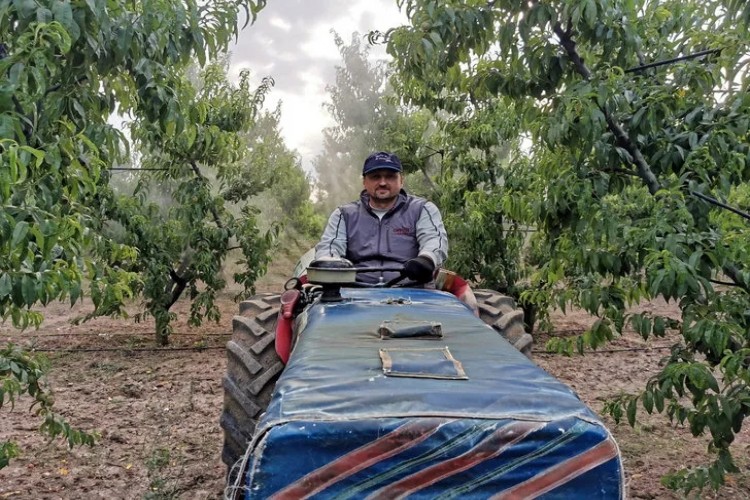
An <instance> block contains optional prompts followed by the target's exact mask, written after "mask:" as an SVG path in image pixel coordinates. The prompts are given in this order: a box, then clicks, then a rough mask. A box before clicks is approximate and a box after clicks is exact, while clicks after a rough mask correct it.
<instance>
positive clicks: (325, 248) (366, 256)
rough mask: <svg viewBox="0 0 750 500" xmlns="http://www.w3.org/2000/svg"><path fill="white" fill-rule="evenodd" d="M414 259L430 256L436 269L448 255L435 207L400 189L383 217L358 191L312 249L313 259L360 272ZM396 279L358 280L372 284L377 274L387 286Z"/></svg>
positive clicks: (388, 276)
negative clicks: (333, 260)
mask: <svg viewBox="0 0 750 500" xmlns="http://www.w3.org/2000/svg"><path fill="white" fill-rule="evenodd" d="M417 255H425V256H427V257H429V258H430V259H432V261H433V262H434V263H435V267H440V265H442V263H443V262H444V261H445V259H446V258H447V256H448V237H447V235H446V232H445V227H444V226H443V220H442V217H441V216H440V212H439V210H438V208H437V207H436V206H435V204H434V203H432V202H429V201H427V200H425V199H424V198H420V197H417V196H412V195H409V194H407V193H406V191H404V190H401V192H400V193H399V196H398V199H397V200H396V203H395V204H394V206H393V207H391V209H390V210H388V212H386V213H385V214H384V215H383V217H382V218H379V217H378V215H377V214H376V213H375V211H373V210H372V208H371V207H370V203H369V196H368V194H367V192H365V191H362V194H361V195H360V199H359V200H358V201H355V202H352V203H348V204H346V205H342V206H340V207H339V208H337V209H336V210H334V211H333V213H332V214H331V216H330V218H329V219H328V224H327V225H326V228H325V230H324V232H323V236H322V237H321V240H320V242H319V243H318V245H317V246H316V247H315V258H320V257H324V256H331V257H346V258H347V259H349V260H351V261H352V262H354V264H356V265H357V266H358V267H370V266H388V267H400V266H401V265H402V264H403V263H404V262H406V261H407V260H409V259H412V258H414V257H416V256H417ZM397 274H398V273H397V272H386V273H368V274H362V273H360V274H359V275H358V279H359V280H360V281H365V282H370V283H374V282H377V281H379V279H380V278H381V275H382V279H383V281H388V280H390V279H392V278H394V277H395V276H397Z"/></svg>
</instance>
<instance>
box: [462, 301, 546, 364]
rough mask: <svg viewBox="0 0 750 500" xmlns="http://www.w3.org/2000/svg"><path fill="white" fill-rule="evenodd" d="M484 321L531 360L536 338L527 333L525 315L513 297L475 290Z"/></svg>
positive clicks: (480, 315) (480, 313) (480, 314)
mask: <svg viewBox="0 0 750 500" xmlns="http://www.w3.org/2000/svg"><path fill="white" fill-rule="evenodd" d="M474 295H475V296H476V298H477V306H479V317H480V318H482V321H484V322H485V323H487V324H488V325H490V326H491V327H492V328H494V329H495V330H497V331H498V333H500V335H502V336H503V338H504V339H505V340H507V341H508V342H510V344H511V345H512V346H513V347H515V348H516V349H518V350H519V351H521V353H522V354H524V355H525V356H526V357H527V358H529V359H531V346H532V344H533V343H534V338H533V337H532V336H531V334H529V333H528V332H527V331H526V326H525V324H524V313H523V310H522V309H521V308H519V307H516V301H515V300H513V298H512V297H508V296H507V295H503V294H501V293H500V292H496V291H495V290H474Z"/></svg>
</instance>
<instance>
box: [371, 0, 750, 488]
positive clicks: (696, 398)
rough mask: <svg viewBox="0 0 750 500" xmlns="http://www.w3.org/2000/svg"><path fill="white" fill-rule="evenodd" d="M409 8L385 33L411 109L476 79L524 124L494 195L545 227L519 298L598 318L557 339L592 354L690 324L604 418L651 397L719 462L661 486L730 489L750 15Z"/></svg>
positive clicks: (747, 321) (745, 259)
mask: <svg viewBox="0 0 750 500" xmlns="http://www.w3.org/2000/svg"><path fill="white" fill-rule="evenodd" d="M397 3H398V4H399V6H401V7H402V8H404V9H405V10H406V13H407V15H408V17H409V19H410V25H408V26H404V27H401V28H398V29H395V30H392V31H390V32H388V33H387V34H386V36H387V39H388V50H389V52H390V53H391V54H392V55H393V56H394V58H395V60H396V65H397V71H398V74H399V76H398V77H399V79H400V80H401V82H402V85H401V86H402V89H403V92H402V95H404V97H405V98H406V99H408V100H409V102H411V103H412V104H414V105H425V106H434V104H435V102H438V103H439V99H440V98H441V96H444V95H449V94H450V93H452V92H467V91H468V89H471V90H472V92H473V93H475V94H476V95H481V96H483V97H484V98H487V97H494V98H495V99H497V105H499V106H502V105H504V103H512V104H513V106H514V108H515V110H517V112H518V113H519V114H520V117H521V118H522V121H521V124H520V131H521V133H522V134H524V135H523V137H527V138H528V140H529V141H528V142H529V146H528V148H527V149H528V155H527V156H528V158H526V159H523V160H520V159H519V160H517V161H515V162H514V163H515V164H511V165H510V167H509V170H510V171H509V174H510V175H511V176H514V180H513V182H510V183H507V182H506V187H507V189H505V190H503V192H502V194H501V198H500V199H498V200H497V201H496V202H495V206H498V207H500V206H502V207H503V209H504V210H505V212H506V213H508V214H509V215H510V216H511V217H512V218H513V219H514V220H516V221H519V222H525V223H526V224H529V225H531V226H533V227H536V228H538V229H539V231H540V232H539V233H537V234H536V235H535V237H534V238H533V240H534V241H533V243H532V248H533V252H534V255H535V257H536V262H537V263H538V266H537V267H536V268H535V269H534V272H533V274H532V276H531V280H532V281H531V287H532V288H531V289H530V290H528V291H527V292H525V293H524V294H523V297H522V298H523V299H525V300H527V301H530V302H531V303H534V304H536V305H538V306H541V307H551V306H558V307H561V308H563V310H564V309H565V308H566V307H570V306H577V307H582V308H584V309H585V310H586V311H588V312H590V313H592V314H594V315H595V316H596V317H597V321H596V322H595V323H594V324H593V325H592V327H591V328H590V329H589V330H588V331H586V332H585V333H584V334H583V335H581V336H579V337H577V338H566V339H558V340H557V341H555V342H553V343H552V346H551V347H555V348H557V349H559V350H561V351H563V352H567V353H570V352H571V351H573V350H574V349H577V350H579V351H581V352H582V351H583V349H584V348H587V347H591V348H596V347H599V346H601V345H602V344H603V343H604V342H607V341H608V340H610V339H612V338H614V337H615V336H616V335H619V334H621V333H622V332H623V329H624V328H626V327H632V328H633V329H635V331H637V332H638V333H639V334H641V335H642V336H643V337H644V338H646V339H648V338H651V337H652V336H663V335H664V334H665V332H666V331H667V330H668V329H676V330H678V331H679V333H680V334H681V341H680V342H679V343H678V344H677V345H675V346H674V347H673V349H672V352H671V354H670V356H669V357H668V358H667V360H666V363H665V364H664V365H663V366H662V367H661V370H660V372H659V373H658V374H657V375H656V376H655V377H653V378H652V379H651V380H650V381H649V382H648V384H647V386H646V388H645V389H644V390H643V391H641V392H640V393H639V394H634V395H630V396H625V397H622V398H620V399H619V400H617V401H613V402H611V403H610V404H608V405H607V406H606V407H605V411H608V412H609V413H611V414H612V415H613V416H614V417H615V418H616V419H619V418H621V417H622V416H626V417H627V419H628V421H629V422H630V423H631V424H633V423H634V422H635V419H636V413H637V409H638V407H639V403H640V406H641V407H642V408H643V409H645V410H646V411H647V412H649V413H650V412H654V411H656V412H660V413H662V412H663V413H666V414H667V415H668V416H669V418H670V419H671V420H673V421H676V422H678V423H681V424H687V425H688V426H689V428H690V430H691V431H692V432H693V434H695V435H696V436H697V435H703V434H705V433H709V434H710V438H711V440H710V445H709V449H710V451H711V452H713V453H715V456H716V458H715V460H714V461H713V462H712V463H711V464H710V465H708V466H707V467H704V468H696V469H692V470H687V469H685V470H679V471H676V472H675V473H673V474H671V475H670V476H668V477H666V478H665V479H664V482H665V484H667V485H668V486H669V487H672V488H680V489H683V490H684V491H690V490H691V489H693V488H699V489H700V488H703V487H705V486H707V485H710V486H711V487H713V488H718V487H719V486H720V485H721V484H722V483H723V480H724V475H725V473H726V472H733V471H736V470H737V468H736V466H735V464H734V462H733V458H732V455H731V454H730V445H731V443H732V441H733V440H734V437H735V435H736V433H737V432H739V431H740V429H741V428H742V425H743V423H745V419H746V417H747V415H748V414H750V363H749V362H748V359H750V316H748V314H747V311H748V310H750V295H749V293H750V271H749V270H748V268H749V265H750V252H749V251H748V250H749V249H748V246H747V245H748V243H747V242H748V238H747V234H748V233H747V230H748V227H747V222H748V221H747V220H743V219H741V218H740V217H743V216H744V217H747V215H746V212H747V207H748V191H747V187H746V186H747V182H748V180H750V165H749V164H748V155H749V154H750V146H749V145H748V144H749V142H750V141H749V140H748V139H750V138H749V137H748V126H749V125H750V114H749V112H750V96H749V95H748V92H747V90H748V89H747V85H748V83H749V82H748V68H749V66H748V62H749V61H750V58H749V57H748V54H747V51H746V47H748V42H750V40H749V38H750V30H748V21H750V7H749V6H748V5H747V3H746V2H742V1H738V0H723V1H722V0H709V1H701V2H699V1H684V0H680V1H676V0H667V1H661V2H654V1H647V0H548V1H545V0H534V1H529V2H514V1H503V0H494V1H469V2H466V1H436V0H399V1H398V2H397ZM466 68H473V70H472V72H471V73H470V74H468V75H467V74H466V72H465V70H466ZM436 74H440V75H444V77H443V78H442V80H440V84H441V86H440V87H436V86H435V82H436V80H435V75H436ZM490 206H492V205H491V204H490ZM722 206H730V207H732V206H733V207H734V211H733V212H727V211H726V210H725V209H724V208H722ZM738 214H740V215H738ZM656 297H663V298H665V299H666V300H668V301H672V300H673V301H678V302H679V305H680V308H681V311H682V316H681V318H680V320H679V321H677V320H672V319H670V318H666V317H663V316H659V315H651V314H648V313H643V314H631V313H628V312H627V309H628V307H629V306H631V305H634V304H637V303H638V302H640V301H642V300H647V299H652V298H656Z"/></svg>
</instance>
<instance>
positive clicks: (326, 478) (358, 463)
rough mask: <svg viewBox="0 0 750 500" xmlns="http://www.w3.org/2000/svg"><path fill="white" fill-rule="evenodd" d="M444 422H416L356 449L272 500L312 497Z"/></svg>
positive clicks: (404, 447) (438, 420) (413, 441)
mask: <svg viewBox="0 0 750 500" xmlns="http://www.w3.org/2000/svg"><path fill="white" fill-rule="evenodd" d="M447 422H448V421H447V420H444V419H426V420H417V421H415V422H410V423H408V424H405V425H402V426H401V427H398V428H396V429H394V430H393V431H391V432H389V433H388V434H386V435H385V436H383V437H382V438H380V439H377V440H375V441H372V442H371V443H368V444H366V445H364V446H361V447H359V448H357V449H356V450H354V451H351V452H349V453H347V454H346V455H344V456H343V457H340V458H338V459H336V460H334V461H333V462H331V463H329V464H327V465H325V466H323V467H321V468H319V469H317V470H314V471H312V472H310V473H309V474H307V475H305V476H304V477H302V478H300V479H299V480H298V481H296V482H294V483H292V484H290V485H289V486H287V487H286V488H284V489H283V490H281V491H278V492H276V493H274V494H273V496H271V498H272V499H274V500H296V499H299V498H305V497H307V496H311V495H314V494H316V493H319V492H321V491H323V490H324V489H326V488H328V487H329V486H331V485H332V484H334V483H336V482H338V481H341V480H342V479H345V478H347V477H349V476H351V475H352V474H355V473H356V472H359V471H361V470H362V469H366V468H367V467H369V466H371V465H373V464H375V463H378V462H380V461H381V460H385V459H387V458H389V457H392V456H393V455H396V454H397V453H400V452H402V451H403V450H406V449H408V448H410V447H412V446H414V445H416V444H418V443H420V442H422V441H424V440H425V439H427V438H428V437H430V436H431V435H432V434H434V433H435V431H437V429H438V427H439V426H440V425H441V424H444V423H447Z"/></svg>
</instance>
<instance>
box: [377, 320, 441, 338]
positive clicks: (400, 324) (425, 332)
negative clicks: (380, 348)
mask: <svg viewBox="0 0 750 500" xmlns="http://www.w3.org/2000/svg"><path fill="white" fill-rule="evenodd" d="M378 333H379V334H380V338H381V339H435V340H438V339H442V338H443V327H442V325H441V324H440V323H438V322H437V321H407V320H398V321H389V320H386V321H383V322H382V323H381V324H380V327H379V328H378Z"/></svg>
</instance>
